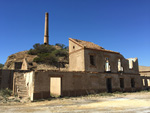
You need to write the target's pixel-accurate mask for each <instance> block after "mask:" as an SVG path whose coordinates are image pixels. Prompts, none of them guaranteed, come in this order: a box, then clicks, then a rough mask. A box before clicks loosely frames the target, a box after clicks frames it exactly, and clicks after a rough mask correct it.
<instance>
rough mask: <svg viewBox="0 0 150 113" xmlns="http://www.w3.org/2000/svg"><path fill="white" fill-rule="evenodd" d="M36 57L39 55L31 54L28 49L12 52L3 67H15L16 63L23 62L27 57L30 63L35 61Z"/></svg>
mask: <svg viewBox="0 0 150 113" xmlns="http://www.w3.org/2000/svg"><path fill="white" fill-rule="evenodd" d="M35 57H37V55H29V54H28V51H21V52H18V53H15V54H12V55H10V56H8V58H7V61H6V63H5V64H4V68H3V69H15V63H19V62H22V61H23V59H24V58H26V59H27V61H28V63H29V64H30V63H32V62H33V59H34V58H35Z"/></svg>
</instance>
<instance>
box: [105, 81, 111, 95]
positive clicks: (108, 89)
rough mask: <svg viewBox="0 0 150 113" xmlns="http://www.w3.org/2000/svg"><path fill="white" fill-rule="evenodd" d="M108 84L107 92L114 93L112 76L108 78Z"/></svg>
mask: <svg viewBox="0 0 150 113" xmlns="http://www.w3.org/2000/svg"><path fill="white" fill-rule="evenodd" d="M106 86H107V92H108V93H112V83H111V78H107V79H106Z"/></svg>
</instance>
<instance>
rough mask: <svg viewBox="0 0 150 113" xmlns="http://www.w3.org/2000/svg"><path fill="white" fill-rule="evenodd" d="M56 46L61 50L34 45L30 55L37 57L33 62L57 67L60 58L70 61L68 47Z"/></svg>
mask: <svg viewBox="0 0 150 113" xmlns="http://www.w3.org/2000/svg"><path fill="white" fill-rule="evenodd" d="M56 46H59V47H60V49H56V47H55V46H53V45H44V44H41V45H40V44H39V43H37V44H34V45H33V49H30V50H29V52H28V54H30V55H37V57H36V58H34V60H33V61H34V62H37V63H45V64H51V65H55V66H57V65H58V62H59V58H60V57H64V58H65V59H66V60H68V47H67V46H65V45H64V44H56Z"/></svg>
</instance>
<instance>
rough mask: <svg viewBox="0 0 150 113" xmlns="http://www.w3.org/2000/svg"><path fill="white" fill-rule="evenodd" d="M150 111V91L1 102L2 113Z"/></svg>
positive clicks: (135, 112) (126, 112) (115, 112)
mask: <svg viewBox="0 0 150 113" xmlns="http://www.w3.org/2000/svg"><path fill="white" fill-rule="evenodd" d="M141 112H142V113H150V92H137V93H121V94H113V96H99V95H89V96H84V97H70V98H59V99H52V100H44V101H37V102H26V103H19V102H17V103H13V102H8V103H3V104H0V113H141Z"/></svg>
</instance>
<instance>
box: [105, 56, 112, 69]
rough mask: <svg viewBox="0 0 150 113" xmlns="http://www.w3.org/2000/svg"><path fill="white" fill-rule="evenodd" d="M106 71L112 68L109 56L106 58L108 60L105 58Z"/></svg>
mask: <svg viewBox="0 0 150 113" xmlns="http://www.w3.org/2000/svg"><path fill="white" fill-rule="evenodd" d="M105 71H106V72H110V71H111V70H110V64H109V59H108V58H106V60H105Z"/></svg>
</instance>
